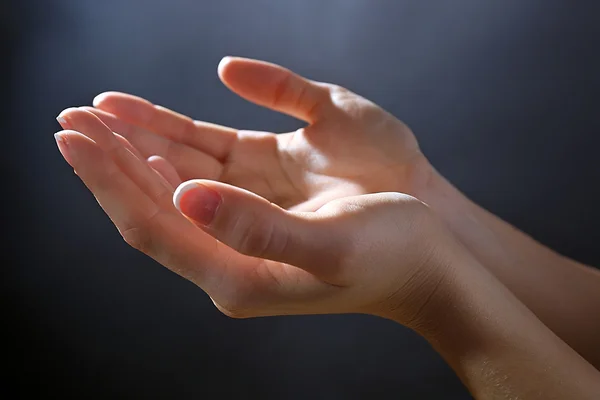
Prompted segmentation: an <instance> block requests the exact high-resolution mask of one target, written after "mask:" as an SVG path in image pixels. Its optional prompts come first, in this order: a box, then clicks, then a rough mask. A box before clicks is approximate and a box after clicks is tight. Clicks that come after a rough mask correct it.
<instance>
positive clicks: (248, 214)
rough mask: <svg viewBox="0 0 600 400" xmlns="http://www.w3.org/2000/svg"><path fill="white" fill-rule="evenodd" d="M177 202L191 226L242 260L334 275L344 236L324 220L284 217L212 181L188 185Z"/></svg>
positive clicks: (255, 198)
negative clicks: (261, 260) (266, 261)
mask: <svg viewBox="0 0 600 400" xmlns="http://www.w3.org/2000/svg"><path fill="white" fill-rule="evenodd" d="M173 201H174V203H175V205H176V207H177V208H178V209H179V210H180V211H181V212H182V213H183V214H184V215H186V216H187V217H188V218H189V219H190V220H192V221H193V222H195V223H196V224H198V226H200V227H202V228H203V229H205V230H206V232H208V233H210V234H211V235H213V236H214V237H215V238H216V239H218V240H220V241H221V242H223V243H225V244H227V245H228V246H230V247H232V248H233V249H235V250H237V251H238V252H240V253H242V254H246V255H249V256H253V257H259V258H266V259H269V260H274V261H279V262H283V263H289V264H292V265H294V266H297V267H299V268H302V269H304V270H306V271H308V272H310V273H313V274H315V275H317V276H320V277H327V276H328V275H332V274H333V273H334V272H335V271H334V270H335V269H336V264H337V261H338V255H339V254H341V253H340V252H341V236H342V235H341V232H334V229H335V225H332V224H328V223H323V222H325V221H324V220H323V221H322V220H319V219H317V218H310V217H309V214H308V213H306V214H301V213H291V212H288V211H285V210H284V209H282V208H280V207H278V206H276V205H275V204H273V203H270V202H269V201H267V200H266V199H264V198H262V197H259V196H258V195H256V194H254V193H252V192H249V191H246V190H244V189H240V188H237V187H235V186H231V185H227V184H224V183H220V182H214V181H205V180H193V181H187V182H184V183H183V184H181V185H180V186H179V187H178V188H177V189H176V191H175V194H174V197H173Z"/></svg>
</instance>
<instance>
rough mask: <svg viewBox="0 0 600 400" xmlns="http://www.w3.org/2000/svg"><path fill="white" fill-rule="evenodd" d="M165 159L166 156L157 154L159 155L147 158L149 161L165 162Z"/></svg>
mask: <svg viewBox="0 0 600 400" xmlns="http://www.w3.org/2000/svg"><path fill="white" fill-rule="evenodd" d="M163 160H164V158H162V157H161V156H157V155H153V156H150V157H148V158H147V159H146V161H148V162H149V163H153V162H163Z"/></svg>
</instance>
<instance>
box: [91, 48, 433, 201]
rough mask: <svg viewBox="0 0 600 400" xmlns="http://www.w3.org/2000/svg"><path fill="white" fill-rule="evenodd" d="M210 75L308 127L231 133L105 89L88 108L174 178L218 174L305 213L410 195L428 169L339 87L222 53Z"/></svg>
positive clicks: (384, 119)
mask: <svg viewBox="0 0 600 400" xmlns="http://www.w3.org/2000/svg"><path fill="white" fill-rule="evenodd" d="M219 76H220V78H221V80H222V81H223V82H224V83H225V84H226V85H227V86H228V87H229V88H230V89H231V90H233V91H234V92H235V93H237V94H238V95H240V96H242V97H244V98H246V99H248V100H250V101H252V102H254V103H256V104H259V105H262V106H265V107H268V108H271V109H273V110H276V111H280V112H283V113H286V114H288V115H291V116H293V117H296V118H298V119H301V120H303V121H305V122H307V123H308V125H307V126H306V127H304V128H301V129H298V130H297V131H294V132H289V133H283V134H278V135H275V134H272V133H266V132H255V131H244V130H240V131H238V130H235V129H232V128H227V127H223V126H218V125H213V124H208V123H205V122H200V121H192V120H191V119H190V118H188V117H186V116H183V115H180V114H177V113H175V112H173V111H170V110H167V109H165V108H163V107H160V106H154V105H153V104H151V103H150V102H148V101H146V100H143V99H141V98H138V97H134V96H131V95H127V94H122V93H115V92H108V93H104V94H101V95H99V96H98V97H96V99H95V100H94V105H95V107H96V108H91V107H90V108H88V110H89V111H91V112H93V113H95V114H96V115H97V116H98V117H99V118H100V119H101V120H102V121H103V122H104V123H105V124H107V125H108V126H109V127H110V128H111V129H112V130H113V131H114V132H117V133H119V134H121V135H123V136H124V137H125V138H127V139H128V140H129V142H131V144H132V145H133V146H135V147H136V148H137V149H138V150H139V151H140V152H141V153H142V154H143V156H145V157H149V156H152V155H159V156H162V157H163V158H164V159H166V160H167V161H168V163H165V162H164V161H160V162H159V163H157V164H154V163H151V164H152V165H153V167H155V168H156V169H157V170H158V171H160V172H161V173H162V174H163V175H165V176H166V177H168V179H169V180H170V181H171V183H172V184H173V185H174V186H177V185H178V184H179V183H180V182H181V180H189V179H195V178H203V179H210V180H218V181H220V182H224V183H228V184H231V185H234V186H237V187H241V188H245V189H248V190H250V191H252V192H254V193H256V194H258V195H260V196H262V197H265V198H266V199H268V200H269V201H271V202H274V203H276V204H278V205H280V206H281V207H283V208H286V209H292V210H299V211H315V210H317V209H318V208H319V207H321V206H322V205H323V204H325V203H327V202H329V201H331V200H333V199H336V198H342V197H347V196H352V195H360V194H366V193H378V192H388V191H393V192H402V193H407V194H413V195H415V194H416V191H417V188H418V187H420V186H422V185H423V182H424V181H425V180H426V179H427V178H428V176H429V173H430V170H431V168H430V166H429V163H428V162H427V160H426V159H425V157H424V156H423V154H422V153H421V151H420V150H419V147H418V144H417V141H416V139H415V137H414V135H413V134H412V132H411V131H410V129H409V128H408V127H407V126H406V125H404V124H403V123H402V122H400V121H399V120H398V119H396V118H395V117H394V116H392V115H390V114H389V113H387V112H386V111H384V110H383V109H381V108H380V107H378V106H377V105H375V104H373V103H372V102H370V101H368V100H366V99H364V98H362V97H360V96H358V95H356V94H354V93H352V92H350V91H348V90H346V89H344V88H341V87H339V86H336V85H331V84H326V83H320V82H314V81H310V80H307V79H305V78H302V77H300V76H298V75H296V74H294V73H292V72H290V71H289V70H287V69H284V68H282V67H280V66H277V65H273V64H269V63H265V62H260V61H256V60H249V59H242V58H225V59H224V60H223V61H222V62H221V64H220V65H219ZM168 164H171V165H172V166H174V167H175V170H176V172H177V174H175V173H174V171H173V168H171V167H170V166H169V165H168ZM177 175H179V176H177Z"/></svg>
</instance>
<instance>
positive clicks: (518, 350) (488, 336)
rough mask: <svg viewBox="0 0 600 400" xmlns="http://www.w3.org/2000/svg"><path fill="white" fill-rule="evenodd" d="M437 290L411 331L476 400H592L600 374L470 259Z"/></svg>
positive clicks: (599, 390) (597, 392) (597, 393)
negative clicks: (423, 341)
mask: <svg viewBox="0 0 600 400" xmlns="http://www.w3.org/2000/svg"><path fill="white" fill-rule="evenodd" d="M468 262H469V263H471V265H469V266H468V269H460V270H459V272H458V273H457V274H456V276H454V277H453V279H451V280H449V282H450V285H447V286H444V287H442V288H440V289H439V290H438V291H437V292H436V293H435V297H434V298H432V299H431V300H430V302H429V303H428V306H427V309H425V310H424V312H423V315H422V317H423V318H422V319H421V320H420V322H421V323H420V324H419V325H418V326H416V330H417V331H418V332H419V333H420V334H422V335H423V336H424V337H425V338H426V339H427V340H428V341H429V342H430V343H431V345H432V346H433V347H434V348H435V349H436V350H437V351H438V352H439V353H440V354H441V355H442V356H443V357H444V358H445V359H446V361H447V362H448V363H449V364H450V366H451V367H452V368H453V369H454V371H455V372H456V373H457V375H458V376H459V377H460V378H461V380H462V381H463V383H464V384H465V385H466V386H467V387H468V388H469V390H470V391H471V393H472V394H473V395H474V396H475V398H477V399H517V398H518V399H528V400H533V399H545V400H549V399H567V398H568V399H598V398H600V372H598V371H597V370H596V369H594V368H593V367H592V366H591V365H590V364H589V363H588V362H587V361H586V360H584V359H583V358H582V357H581V356H580V355H579V354H577V353H576V352H575V351H574V350H573V349H571V348H570V347H569V346H568V345H566V344H565V343H564V342H563V341H561V340H560V339H559V338H558V337H557V336H556V335H555V334H554V333H553V332H552V331H550V330H549V329H548V328H547V327H546V326H544V324H542V323H541V322H540V321H539V320H538V319H537V318H536V317H535V315H533V313H532V312H531V311H530V310H529V309H528V308H527V307H525V306H524V305H523V304H522V303H521V302H520V301H519V300H518V299H517V298H516V297H515V296H514V295H513V294H512V293H511V292H510V291H509V290H507V289H506V288H505V287H504V286H503V285H502V284H501V283H500V282H499V281H498V280H497V279H496V278H495V277H493V276H492V275H491V274H490V273H489V272H488V271H487V270H486V269H484V268H483V267H480V266H479V265H478V263H477V262H476V261H475V260H472V261H468Z"/></svg>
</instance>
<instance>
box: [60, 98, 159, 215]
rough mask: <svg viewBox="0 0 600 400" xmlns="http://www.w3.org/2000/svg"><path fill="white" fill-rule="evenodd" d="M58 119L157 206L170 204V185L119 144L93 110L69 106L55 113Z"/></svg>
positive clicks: (119, 141)
mask: <svg viewBox="0 0 600 400" xmlns="http://www.w3.org/2000/svg"><path fill="white" fill-rule="evenodd" d="M58 121H59V123H60V124H61V125H62V127H63V128H65V129H73V130H77V131H78V132H81V133H82V134H84V135H85V136H87V137H89V138H90V139H92V140H93V141H94V142H95V143H96V144H97V145H98V147H99V148H100V149H101V150H103V151H104V152H106V153H107V154H109V155H110V156H111V157H112V158H113V160H114V162H115V164H116V165H117V166H118V167H119V168H120V169H121V170H122V171H123V172H124V173H125V174H126V175H127V176H128V177H129V178H130V179H131V180H132V181H133V182H134V183H135V184H136V185H137V186H138V187H139V188H140V189H141V190H142V191H143V192H144V193H146V194H147V195H148V196H149V197H150V199H151V200H152V201H154V202H155V203H156V204H158V205H159V206H161V207H165V208H167V209H168V208H170V204H171V203H170V198H171V190H170V188H169V187H168V186H166V185H165V184H164V183H163V182H162V181H161V180H160V179H158V177H157V175H156V173H155V172H154V171H153V170H152V168H150V166H148V164H147V163H146V162H145V161H144V160H141V159H139V158H138V157H136V156H135V155H134V154H133V153H132V152H131V151H129V150H128V149H127V148H126V147H125V146H123V144H122V142H121V140H119V139H118V138H117V137H116V136H115V135H114V134H113V133H112V131H111V130H110V129H109V128H108V127H107V126H106V125H104V124H103V123H102V121H100V120H99V119H98V118H97V117H96V116H95V115H94V114H92V113H90V112H88V111H85V110H82V109H78V108H70V109H67V110H65V111H63V112H62V113H61V114H60V115H59V116H58Z"/></svg>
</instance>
